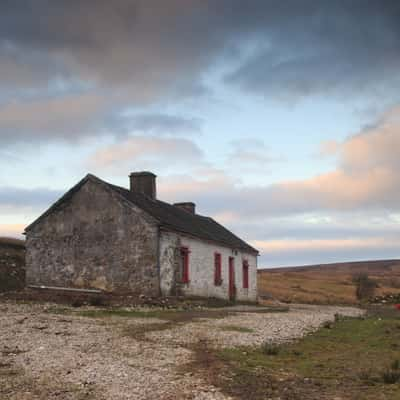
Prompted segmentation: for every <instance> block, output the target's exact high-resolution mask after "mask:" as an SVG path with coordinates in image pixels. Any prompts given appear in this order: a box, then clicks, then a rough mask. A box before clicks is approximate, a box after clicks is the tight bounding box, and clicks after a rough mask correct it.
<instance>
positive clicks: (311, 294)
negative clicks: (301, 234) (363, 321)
mask: <svg viewBox="0 0 400 400" xmlns="http://www.w3.org/2000/svg"><path fill="white" fill-rule="evenodd" d="M365 277H367V278H368V279H367V280H365V279H364V278H365ZM358 278H362V279H361V281H359V279H358ZM258 289H259V294H261V295H264V296H266V297H272V298H275V299H278V300H281V301H285V302H296V303H315V304H356V303H358V302H359V301H360V300H365V299H367V298H368V297H372V296H386V295H389V294H396V293H400V261H399V260H386V261H366V262H357V263H339V264H329V265H316V266H309V267H293V268H276V269H264V270H260V271H259V272H258Z"/></svg>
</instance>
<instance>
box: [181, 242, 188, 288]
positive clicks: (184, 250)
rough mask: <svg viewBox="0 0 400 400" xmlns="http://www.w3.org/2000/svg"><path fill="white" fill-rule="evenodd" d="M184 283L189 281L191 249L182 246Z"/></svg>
mask: <svg viewBox="0 0 400 400" xmlns="http://www.w3.org/2000/svg"><path fill="white" fill-rule="evenodd" d="M181 258H182V283H189V249H188V248H187V247H181Z"/></svg>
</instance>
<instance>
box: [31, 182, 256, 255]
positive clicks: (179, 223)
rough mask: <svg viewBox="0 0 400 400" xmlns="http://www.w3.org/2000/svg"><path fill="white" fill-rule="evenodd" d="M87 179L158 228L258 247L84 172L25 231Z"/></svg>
mask: <svg viewBox="0 0 400 400" xmlns="http://www.w3.org/2000/svg"><path fill="white" fill-rule="evenodd" d="M89 179H92V180H94V181H96V182H98V183H101V184H103V185H105V186H107V187H108V188H109V189H111V190H113V191H114V192H117V193H118V194H119V195H121V196H122V197H123V198H124V199H126V200H127V201H128V202H130V203H132V204H134V205H136V206H137V207H139V208H140V209H142V210H143V211H145V212H146V213H148V214H149V215H151V216H152V217H153V218H155V219H156V220H157V221H158V222H159V224H160V226H161V227H163V228H165V229H168V230H172V231H175V232H180V233H183V234H185V233H186V234H188V235H190V236H194V237H196V238H199V239H203V240H207V241H211V242H216V243H219V244H221V245H224V246H228V247H231V248H234V249H240V250H244V251H247V252H249V253H257V254H258V250H257V249H255V248H254V247H252V246H250V245H249V244H247V243H246V242H245V241H243V240H242V239H240V238H239V237H237V236H236V235H234V234H233V233H232V232H230V231H229V230H228V229H226V228H225V227H224V226H222V225H221V224H219V223H218V222H216V221H215V220H214V219H212V218H210V217H205V216H202V215H199V214H195V215H193V214H191V213H189V212H187V211H184V210H182V209H181V208H178V207H176V206H173V205H172V204H169V203H166V202H164V201H161V200H157V199H154V200H153V199H151V198H149V197H147V196H145V195H143V194H141V193H136V192H132V191H130V190H128V189H125V188H123V187H120V186H116V185H112V184H110V183H108V182H105V181H103V180H101V179H99V178H97V177H96V176H94V175H91V174H88V175H87V176H86V177H85V178H84V179H82V180H81V181H80V182H79V183H78V184H77V185H75V186H74V187H73V188H72V189H71V190H69V191H68V192H67V193H65V195H64V196H63V197H61V198H60V199H59V200H58V201H57V202H56V203H54V204H53V205H52V206H51V207H50V208H49V209H48V210H47V211H46V212H45V213H44V214H42V215H41V216H40V217H39V218H38V219H37V220H36V221H34V222H33V223H32V224H31V225H29V226H28V227H27V228H26V229H25V231H28V230H30V229H31V228H32V227H33V226H34V225H36V223H37V222H39V221H40V220H41V219H42V218H44V217H46V216H47V215H49V214H50V213H52V212H53V211H54V210H55V209H57V208H58V207H59V206H61V205H62V204H63V203H64V202H66V201H67V200H68V199H69V198H71V197H72V195H73V194H74V193H75V192H77V191H78V190H79V189H80V187H81V186H82V185H83V184H84V183H85V182H86V181H87V180H89Z"/></svg>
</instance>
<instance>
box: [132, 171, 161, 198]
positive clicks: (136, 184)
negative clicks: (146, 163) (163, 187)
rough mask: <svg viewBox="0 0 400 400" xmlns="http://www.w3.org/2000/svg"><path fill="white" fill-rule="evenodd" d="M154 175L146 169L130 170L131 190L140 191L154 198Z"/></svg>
mask: <svg viewBox="0 0 400 400" xmlns="http://www.w3.org/2000/svg"><path fill="white" fill-rule="evenodd" d="M156 177H157V176H156V175H154V174H153V173H152V172H148V171H141V172H132V173H131V174H130V175H129V180H130V190H131V192H135V193H142V194H144V195H145V196H147V197H150V198H151V199H153V200H154V199H155V198H156Z"/></svg>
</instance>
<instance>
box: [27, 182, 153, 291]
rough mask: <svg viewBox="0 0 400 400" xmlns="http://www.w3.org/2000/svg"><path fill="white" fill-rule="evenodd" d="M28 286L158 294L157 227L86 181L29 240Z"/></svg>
mask: <svg viewBox="0 0 400 400" xmlns="http://www.w3.org/2000/svg"><path fill="white" fill-rule="evenodd" d="M26 247H27V255H26V268H27V271H26V278H27V284H28V285H46V286H62V287H77V288H98V289H103V290H106V291H110V292H118V293H125V292H134V293H143V294H146V295H150V296H157V295H158V294H159V271H158V226H157V224H156V223H155V221H154V220H153V219H152V218H151V217H149V216H148V215H147V214H146V213H144V212H143V211H142V210H140V209H139V208H137V207H135V206H134V205H131V204H129V203H127V202H126V201H124V200H122V199H121V198H120V197H119V196H118V195H117V194H115V193H113V192H112V191H111V190H109V189H107V188H106V187H104V186H102V185H101V184H99V183H97V182H93V181H90V180H88V181H87V182H86V183H85V184H84V185H83V186H82V187H81V188H80V189H79V191H77V192H76V193H75V194H74V195H73V197H72V198H71V199H70V200H69V201H68V202H66V203H65V204H64V205H63V206H62V208H61V209H58V210H57V211H55V212H53V213H51V214H50V215H48V216H47V217H45V218H44V219H43V220H42V221H40V222H38V224H37V225H35V226H33V228H32V230H31V231H29V232H27V238H26Z"/></svg>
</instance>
